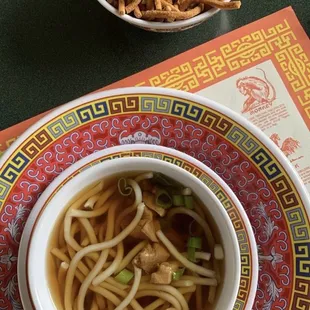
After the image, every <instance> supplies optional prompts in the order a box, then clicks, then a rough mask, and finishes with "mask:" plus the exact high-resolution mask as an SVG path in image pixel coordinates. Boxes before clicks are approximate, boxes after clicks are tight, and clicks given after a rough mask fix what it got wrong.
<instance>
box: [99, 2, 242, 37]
mask: <svg viewBox="0 0 310 310" xmlns="http://www.w3.org/2000/svg"><path fill="white" fill-rule="evenodd" d="M98 1H99V2H100V3H101V4H102V6H103V7H105V8H106V9H107V10H108V11H109V12H111V13H112V14H114V15H115V16H117V17H119V18H121V19H122V20H124V21H126V22H128V23H129V24H131V25H134V26H136V27H139V28H142V29H144V30H148V31H154V32H178V31H182V30H186V29H189V28H192V27H194V26H197V25H199V24H201V23H203V22H205V21H206V20H208V19H209V18H210V17H212V16H213V15H214V14H216V13H218V12H219V11H220V10H235V9H239V8H240V7H241V2H240V1H239V0H232V1H230V0H129V1H127V0H98Z"/></svg>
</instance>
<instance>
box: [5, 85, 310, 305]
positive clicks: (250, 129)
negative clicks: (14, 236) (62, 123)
mask: <svg viewBox="0 0 310 310" xmlns="http://www.w3.org/2000/svg"><path fill="white" fill-rule="evenodd" d="M133 94H134V95H135V96H136V99H138V100H140V98H141V99H142V98H143V97H148V96H153V97H154V98H158V97H162V98H167V97H170V99H168V100H172V103H174V104H176V103H177V102H178V100H179V101H182V100H183V101H184V102H183V106H182V108H184V107H185V105H186V106H187V107H194V108H195V107H196V109H198V110H200V111H202V112H210V113H211V114H212V113H216V115H218V117H219V118H220V120H221V119H222V120H224V122H225V121H226V122H228V124H230V127H229V128H230V129H231V130H230V129H228V131H229V130H230V131H229V134H230V132H232V131H233V129H239V130H240V133H241V134H244V135H245V136H242V135H241V136H239V137H237V139H236V137H234V139H235V140H232V137H230V139H227V137H228V136H229V134H227V132H228V131H227V132H225V134H224V133H223V132H221V131H220V130H215V127H214V128H213V126H212V125H210V124H207V123H203V122H202V121H204V122H205V121H206V119H202V117H201V116H202V114H200V116H199V117H198V118H197V119H196V118H194V117H193V115H192V114H191V113H192V112H189V114H187V111H186V110H185V112H184V111H181V112H180V114H179V112H178V113H176V110H173V109H172V108H171V115H170V114H169V113H168V114H167V116H169V117H171V118H172V119H180V120H185V121H187V122H192V123H193V124H197V125H199V126H202V127H204V128H206V129H204V130H211V132H212V131H213V132H217V134H219V135H220V136H223V139H224V141H227V142H228V143H230V144H231V145H233V146H234V147H235V148H236V150H238V151H239V152H241V154H242V156H244V157H247V159H249V161H250V162H251V165H252V166H254V167H255V168H257V169H258V170H259V173H260V174H261V175H262V179H263V180H265V181H266V182H267V183H268V186H269V188H270V189H271V190H272V192H273V193H274V195H275V196H276V197H277V198H276V199H277V201H278V203H279V206H281V209H282V212H283V215H284V217H285V220H284V221H285V225H287V227H288V230H287V231H288V232H289V237H290V242H291V243H292V244H291V245H290V246H293V247H292V254H291V256H292V259H293V261H292V262H290V263H291V264H292V268H293V269H292V271H293V273H292V275H293V276H292V279H293V282H292V285H293V286H294V288H293V291H292V293H290V295H289V296H290V297H289V299H290V303H291V304H292V303H294V304H295V303H296V302H299V301H297V299H296V298H299V297H298V296H300V295H302V296H303V295H304V294H305V292H302V289H301V286H300V285H303V283H305V282H304V281H305V279H307V280H306V281H309V280H308V276H306V269H305V266H304V264H305V263H306V259H307V257H306V256H305V253H306V252H307V251H309V248H308V246H307V245H306V244H305V243H302V244H299V243H300V240H306V241H305V242H308V239H309V210H310V208H309V204H310V200H309V194H308V192H307V191H306V189H305V187H304V185H303V184H302V182H301V180H300V178H299V176H298V174H297V173H296V171H295V170H294V169H293V167H292V166H291V165H290V163H289V161H288V159H287V158H286V157H285V156H284V154H282V152H281V151H280V150H279V149H277V148H276V146H275V145H274V144H273V142H272V141H270V140H269V139H268V137H267V136H265V135H264V134H263V133H262V132H261V131H260V130H259V129H258V128H256V127H255V126H254V125H252V124H251V123H249V121H247V120H245V119H243V118H242V117H241V116H240V115H238V114H237V113H235V112H233V111H231V110H229V109H228V108H226V107H224V106H222V105H219V104H217V103H216V102H214V101H211V100H208V99H206V98H202V97H200V96H198V95H193V94H189V93H185V92H183V91H176V90H170V89H163V88H151V87H141V88H135V87H134V88H123V89H116V90H110V91H105V92H98V93H95V94H91V95H87V96H84V97H81V98H79V99H77V100H74V101H72V102H69V103H68V104H66V105H64V106H62V107H60V108H58V109H55V110H54V111H52V112H51V113H50V114H48V115H47V116H45V117H44V118H42V119H41V120H40V121H39V122H37V123H36V124H35V125H33V126H31V127H30V128H29V129H28V130H27V131H26V132H25V133H24V134H23V135H22V136H21V137H20V138H19V139H18V140H17V141H15V143H13V145H12V146H11V147H10V149H9V150H8V151H7V152H5V154H4V155H3V157H2V159H0V169H1V168H3V165H4V164H6V162H7V160H8V159H9V158H10V156H11V155H12V154H15V152H17V150H18V149H19V147H20V144H22V145H23V144H25V141H26V140H28V139H30V138H31V137H32V136H33V135H32V134H34V133H36V130H37V129H38V128H40V127H44V125H46V126H47V124H46V123H52V120H54V119H55V118H57V119H58V117H61V115H63V114H66V113H67V111H68V110H73V111H75V112H76V110H79V107H80V106H81V105H83V108H84V106H85V108H88V107H89V108H91V109H92V108H93V105H94V106H95V105H97V104H100V102H99V101H100V100H101V101H103V100H105V99H107V100H111V99H113V98H115V97H125V98H130V97H132V95H133ZM108 97H113V98H108ZM96 100H97V102H96ZM112 101H113V100H112ZM172 103H171V106H172ZM181 103H182V102H181ZM103 104H106V103H105V102H104V103H103ZM169 104H170V103H169ZM99 108H100V107H99ZM142 108H143V109H144V110H143V109H139V110H137V112H136V115H142V113H145V114H146V115H147V114H148V115H152V113H153V114H159V115H160V117H164V114H163V112H162V111H157V110H154V111H152V110H147V111H149V112H148V113H146V112H144V111H145V107H142ZM113 109H114V107H113ZM81 110H82V108H81ZM112 111H113V113H111V114H112V115H113V114H114V115H120V112H115V111H114V110H112ZM169 111H170V110H169ZM202 112H200V113H202ZM99 115H100V111H99ZM101 115H106V114H101ZM125 115H128V116H131V115H134V114H133V113H132V112H128V113H125ZM108 116H109V117H111V115H110V114H109V115H108ZM100 117H101V116H99V118H100ZM97 118H98V116H97ZM91 119H92V120H94V119H96V117H93V118H91ZM199 120H200V122H198V121H199ZM87 121H88V120H87ZM80 122H82V123H84V121H80ZM220 125H222V124H221V123H220ZM224 125H225V124H224ZM216 126H218V124H217V123H216ZM216 128H217V129H221V130H223V129H222V128H221V127H216ZM68 131H70V130H69V129H68ZM242 131H244V133H243V132H242ZM226 135H227V137H226ZM241 138H242V139H241ZM243 138H244V139H243ZM245 139H246V140H245ZM244 140H245V144H244V145H243V142H244ZM249 141H250V143H254V149H255V151H252V150H250V153H248V150H247V149H246V147H248V148H249V145H247V143H248V142H249ZM53 142H54V141H53ZM255 144H256V146H255ZM252 146H253V145H252ZM258 146H259V149H258ZM43 149H44V148H43ZM43 149H41V148H39V150H40V152H41V151H42V152H43ZM252 149H253V148H252ZM257 149H258V151H257V153H255V154H254V152H256V150H257ZM261 153H263V154H265V156H266V157H265V158H264V157H263V158H262V157H261V156H262V154H261ZM247 154H251V157H250V156H249V155H247ZM256 154H258V156H260V158H259V159H258V158H256V157H255V156H256ZM21 155H23V154H21ZM27 156H29V155H27ZM253 156H254V157H253ZM11 158H13V156H12V157H11ZM31 158H32V157H31ZM26 159H27V160H28V158H26ZM32 162H33V161H32V160H31V161H30V163H32ZM268 163H271V164H272V165H271V166H270V167H269V166H268ZM14 164H15V165H16V163H15V162H14V161H12V162H9V164H8V165H7V166H9V165H10V166H13V173H14V172H15V170H14ZM265 165H266V166H265ZM7 166H6V168H8V167H7ZM273 168H275V169H276V173H274V171H271V170H272V169H273ZM18 169H19V168H17V171H16V172H18V173H19V170H18ZM268 169H269V170H268ZM278 175H280V177H278ZM10 176H11V175H10ZM4 180H6V179H4ZM274 181H277V182H278V183H276V182H274ZM272 182H274V183H272ZM281 182H282V183H281ZM10 183H14V182H10ZM4 185H7V184H4ZM271 185H272V186H271ZM14 186H15V185H12V187H11V188H10V191H11V189H12V188H14ZM4 189H5V188H4ZM3 197H5V195H3ZM1 198H2V197H1ZM4 201H5V199H4ZM1 203H2V202H1V201H0V204H1ZM286 208H287V209H288V211H286ZM295 209H296V211H297V212H296V211H295ZM291 211H292V212H291ZM294 212H295V213H294ZM299 212H300V213H299ZM297 213H298V214H297ZM298 215H299V216H301V218H300V219H299V221H298V219H296V216H298ZM288 216H289V219H288V218H287V217H288ZM294 219H295V222H294ZM292 235H294V236H293V237H292ZM293 238H294V239H293ZM307 253H308V252H307ZM306 255H308V254H306ZM297 280H298V282H297ZM281 285H282V284H281ZM283 285H284V284H283ZM282 287H283V286H282ZM265 290H266V289H265ZM293 297H294V300H293ZM270 300H271V299H270ZM298 300H299V299H298ZM302 300H303V299H302Z"/></svg>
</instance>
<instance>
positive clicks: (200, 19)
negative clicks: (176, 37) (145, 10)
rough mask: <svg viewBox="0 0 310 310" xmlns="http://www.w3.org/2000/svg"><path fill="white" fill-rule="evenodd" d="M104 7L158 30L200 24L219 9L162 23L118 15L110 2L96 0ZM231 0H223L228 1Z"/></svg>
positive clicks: (136, 22) (126, 20)
mask: <svg viewBox="0 0 310 310" xmlns="http://www.w3.org/2000/svg"><path fill="white" fill-rule="evenodd" d="M97 1H98V2H99V3H100V4H101V5H102V6H103V7H104V8H105V9H107V10H108V11H109V12H111V13H112V14H113V15H115V16H117V17H119V18H120V19H122V20H124V21H125V22H128V23H130V24H132V25H135V26H138V27H141V28H147V29H158V30H173V29H178V28H186V27H190V26H194V25H196V24H200V23H201V22H203V21H205V20H206V19H208V18H210V17H212V16H213V15H215V14H216V13H218V12H219V11H221V9H217V8H211V9H210V10H208V11H206V12H203V13H201V14H198V15H196V16H194V17H192V18H189V19H185V20H180V21H174V22H173V23H163V22H152V21H146V20H143V19H139V18H136V17H133V16H131V15H128V14H124V15H120V14H119V13H118V10H117V9H116V8H114V7H113V6H112V5H111V4H109V3H108V2H107V1H106V0H97ZM230 1H231V0H224V2H230Z"/></svg>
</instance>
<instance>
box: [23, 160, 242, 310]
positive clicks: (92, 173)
mask: <svg viewBox="0 0 310 310" xmlns="http://www.w3.org/2000/svg"><path fill="white" fill-rule="evenodd" d="M84 160H85V159H84ZM70 168H72V167H70ZM70 168H69V169H70ZM69 169H68V170H69ZM130 171H156V172H161V173H164V174H168V175H169V176H170V177H172V178H173V179H176V180H178V181H179V182H181V183H182V184H183V185H184V186H187V187H190V188H192V189H194V192H195V194H196V195H197V196H198V197H199V198H200V199H201V200H202V201H203V202H204V203H205V205H206V207H207V208H208V210H209V212H210V215H211V216H212V217H213V219H214V222H215V224H216V226H217V228H218V230H219V232H220V235H221V239H222V243H223V247H224V252H225V260H224V269H225V272H224V278H223V286H222V289H221V293H220V296H219V298H218V302H217V304H216V306H215V309H217V310H222V309H232V308H233V305H234V302H235V299H236V295H237V290H238V287H239V281H240V264H241V262H240V251H239V246H238V240H237V237H236V234H235V232H234V228H233V225H232V223H231V221H230V218H229V216H228V215H227V212H226V211H225V209H224V207H223V206H222V204H221V203H220V202H219V200H218V199H217V198H216V196H215V195H214V194H213V193H212V192H211V191H210V190H209V189H208V188H207V187H206V185H204V184H203V183H202V182H201V181H200V180H199V179H197V178H196V177H195V176H193V175H191V174H190V173H189V172H187V171H186V170H184V169H182V168H180V167H177V166H175V165H173V164H170V163H167V162H164V161H160V160H156V159H151V158H121V159H115V160H112V161H104V162H102V163H100V164H97V165H95V166H93V167H91V168H89V169H87V170H85V171H83V172H81V173H80V174H79V175H77V176H76V177H74V178H73V179H72V180H70V181H69V182H68V183H67V184H65V185H64V186H63V187H62V188H61V189H60V190H59V192H58V193H57V194H56V195H55V196H54V197H53V198H52V199H51V201H50V202H49V203H48V205H47V206H46V208H45V209H44V212H43V213H42V215H41V217H40V218H39V220H38V222H37V225H36V227H35V230H34V231H33V236H32V239H31V243H30V247H29V260H28V266H27V267H28V273H29V274H28V281H29V286H30V293H31V295H32V300H33V303H34V307H35V309H37V310H55V309H57V308H56V306H55V304H54V302H53V299H52V297H51V293H50V290H49V286H48V279H47V255H48V253H47V248H48V242H49V236H50V235H51V233H52V230H53V228H54V223H55V222H56V220H57V218H58V216H59V215H60V214H61V213H62V212H63V210H64V207H65V206H66V205H67V204H68V203H69V202H70V201H71V199H72V198H74V197H75V196H76V195H77V194H78V193H79V192H80V191H81V190H82V189H83V188H85V187H86V186H87V185H90V184H92V183H94V182H96V181H98V180H100V179H102V177H103V176H105V177H108V176H111V175H115V174H119V173H122V172H130ZM54 182H55V181H54ZM50 186H53V183H52V184H51V185H50ZM46 193H47V194H45V192H44V193H43V194H42V196H41V197H40V199H39V200H38V202H37V204H41V202H42V201H44V200H45V199H46V198H47V197H45V195H49V193H48V190H47V191H46ZM211 206H212V207H211Z"/></svg>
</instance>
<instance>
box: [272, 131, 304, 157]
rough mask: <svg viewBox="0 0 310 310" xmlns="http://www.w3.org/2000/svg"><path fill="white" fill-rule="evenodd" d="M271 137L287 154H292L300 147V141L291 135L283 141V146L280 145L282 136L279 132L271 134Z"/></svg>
mask: <svg viewBox="0 0 310 310" xmlns="http://www.w3.org/2000/svg"><path fill="white" fill-rule="evenodd" d="M270 139H271V140H272V141H273V142H274V143H275V144H276V145H277V146H278V147H279V148H280V149H281V151H282V152H283V153H284V155H285V156H289V155H292V154H293V153H295V150H296V149H298V148H300V143H299V141H297V140H295V139H293V138H291V137H289V138H286V139H285V140H284V141H283V143H282V146H280V143H279V142H280V140H281V139H280V137H279V135H278V134H277V133H273V134H272V135H271V136H270Z"/></svg>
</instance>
